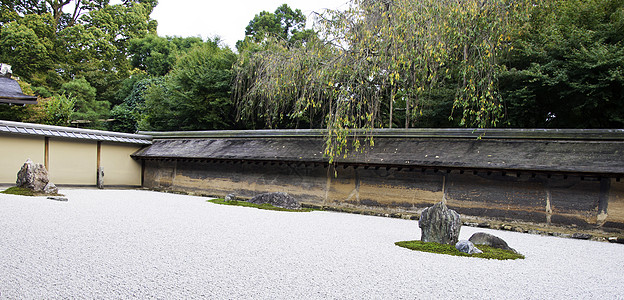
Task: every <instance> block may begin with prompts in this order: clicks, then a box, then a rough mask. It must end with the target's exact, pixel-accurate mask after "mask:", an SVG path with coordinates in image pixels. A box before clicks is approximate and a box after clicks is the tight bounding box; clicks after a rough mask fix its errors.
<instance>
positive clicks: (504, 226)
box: [501, 225, 513, 231]
mask: <svg viewBox="0 0 624 300" xmlns="http://www.w3.org/2000/svg"><path fill="white" fill-rule="evenodd" d="M501 229H503V230H508V231H511V229H513V227H511V226H509V225H502V226H501Z"/></svg>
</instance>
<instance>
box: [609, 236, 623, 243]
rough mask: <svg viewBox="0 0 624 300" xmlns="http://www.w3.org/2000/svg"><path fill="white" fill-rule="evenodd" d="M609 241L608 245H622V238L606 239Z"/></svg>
mask: <svg viewBox="0 0 624 300" xmlns="http://www.w3.org/2000/svg"><path fill="white" fill-rule="evenodd" d="M607 240H608V241H609V243H618V244H624V238H623V237H615V236H612V237H609V238H608V239H607Z"/></svg>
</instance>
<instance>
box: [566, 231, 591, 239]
mask: <svg viewBox="0 0 624 300" xmlns="http://www.w3.org/2000/svg"><path fill="white" fill-rule="evenodd" d="M591 237H592V235H591V234H589V233H579V232H577V233H573V234H572V236H571V238H573V239H579V240H589V239H591Z"/></svg>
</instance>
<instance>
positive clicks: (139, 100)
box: [109, 76, 162, 133]
mask: <svg viewBox="0 0 624 300" xmlns="http://www.w3.org/2000/svg"><path fill="white" fill-rule="evenodd" d="M127 81H128V82H133V84H132V90H131V91H130V92H128V96H126V98H125V99H124V100H123V102H122V103H121V104H119V105H117V106H115V107H114V108H113V109H112V110H111V115H110V116H111V118H113V119H114V121H113V122H111V123H110V128H109V129H110V130H113V131H119V132H128V133H134V132H136V131H137V130H138V129H139V122H140V120H141V117H142V115H143V113H144V110H145V93H146V91H147V89H148V88H149V87H150V86H151V85H152V84H154V83H157V84H158V83H161V82H162V80H161V79H160V78H159V77H157V78H149V77H147V78H146V77H143V76H133V77H131V78H129V79H128V80H127Z"/></svg>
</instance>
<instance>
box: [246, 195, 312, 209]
mask: <svg viewBox="0 0 624 300" xmlns="http://www.w3.org/2000/svg"><path fill="white" fill-rule="evenodd" d="M249 202H251V203H255V204H265V203H267V204H271V205H273V206H277V207H282V208H288V209H300V208H301V203H299V201H297V200H296V199H295V198H293V197H292V196H290V195H288V194H286V193H282V192H277V193H264V194H259V195H256V196H254V197H253V198H251V199H250V200H249Z"/></svg>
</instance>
